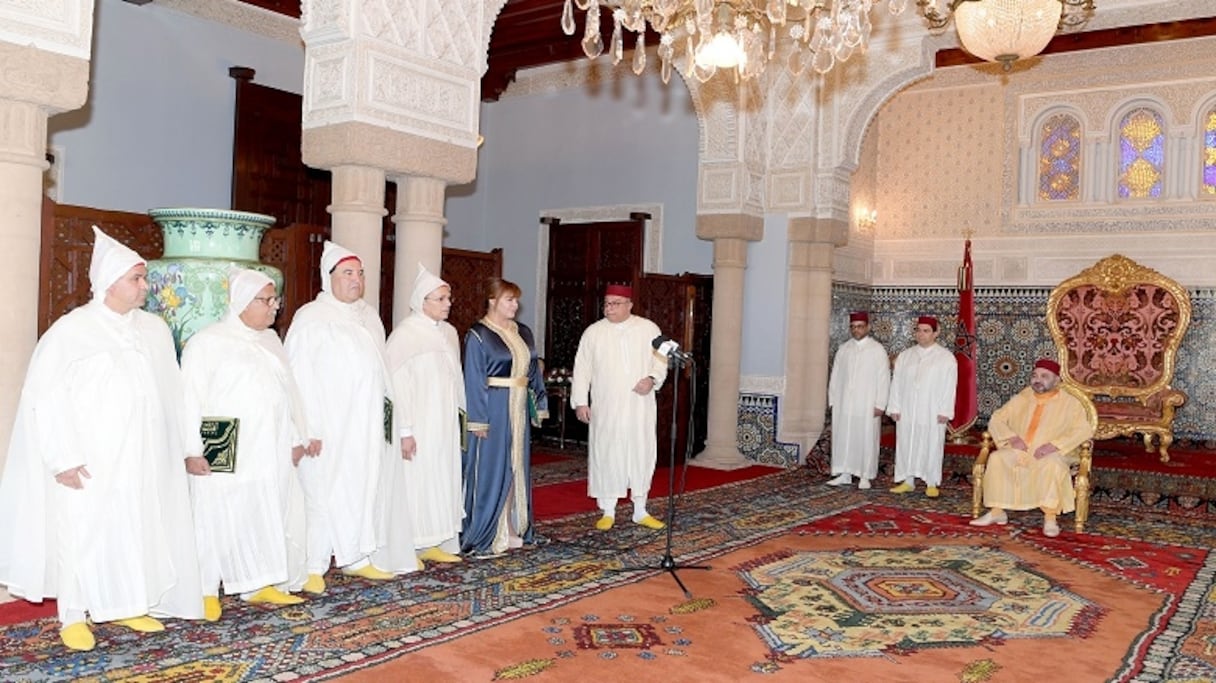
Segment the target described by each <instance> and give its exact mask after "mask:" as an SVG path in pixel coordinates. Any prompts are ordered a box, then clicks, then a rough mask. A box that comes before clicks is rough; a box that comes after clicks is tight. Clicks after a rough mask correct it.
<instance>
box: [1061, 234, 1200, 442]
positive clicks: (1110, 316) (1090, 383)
mask: <svg viewBox="0 0 1216 683" xmlns="http://www.w3.org/2000/svg"><path fill="white" fill-rule="evenodd" d="M1190 323H1191V299H1190V295H1189V294H1187V292H1186V290H1185V289H1183V288H1182V287H1181V286H1180V285H1179V284H1178V283H1177V282H1175V281H1173V280H1171V279H1170V278H1168V277H1166V276H1164V275H1162V274H1161V273H1158V272H1157V271H1155V270H1153V269H1151V268H1145V267H1144V266H1141V265H1140V264H1138V263H1136V262H1135V261H1132V260H1131V259H1129V258H1127V257H1125V256H1121V255H1119V254H1115V255H1114V256H1109V257H1107V258H1104V259H1102V260H1101V261H1098V262H1097V263H1096V264H1094V265H1093V266H1091V267H1090V268H1087V269H1085V270H1084V271H1082V272H1081V273H1079V274H1077V275H1075V276H1073V277H1071V278H1069V279H1068V280H1065V281H1064V282H1061V283H1060V284H1059V285H1057V286H1056V288H1055V289H1054V290H1052V292H1051V296H1050V297H1049V298H1048V300H1047V327H1048V328H1049V329H1050V331H1051V338H1052V340H1053V341H1054V342H1055V345H1056V351H1057V353H1058V356H1059V361H1060V368H1061V370H1060V378H1061V380H1063V382H1064V384H1065V385H1069V386H1073V387H1075V388H1077V389H1079V390H1080V391H1082V392H1084V393H1086V394H1088V395H1089V397H1090V399H1091V400H1093V402H1094V405H1095V407H1096V409H1097V411H1098V422H1099V424H1098V430H1097V432H1096V433H1095V438H1098V439H1105V438H1111V437H1113V436H1121V435H1131V434H1135V433H1139V434H1142V435H1143V436H1144V440H1145V447H1146V448H1151V444H1152V440H1153V439H1154V438H1156V439H1157V441H1158V446H1157V450H1158V451H1159V452H1160V454H1161V459H1162V460H1163V461H1164V460H1167V459H1168V457H1169V455H1168V452H1169V445H1170V443H1171V442H1172V441H1173V424H1172V423H1173V420H1174V411H1175V409H1176V408H1177V407H1179V406H1181V405H1182V404H1183V403H1185V402H1186V398H1187V397H1186V394H1184V393H1183V392H1181V391H1178V390H1177V389H1174V388H1173V387H1171V386H1170V382H1171V381H1173V378H1174V367H1175V358H1176V356H1177V354H1178V349H1179V347H1181V346H1182V339H1183V336H1184V335H1185V334H1186V328H1187V327H1188V326H1189V325H1190Z"/></svg>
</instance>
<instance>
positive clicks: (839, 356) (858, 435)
mask: <svg viewBox="0 0 1216 683" xmlns="http://www.w3.org/2000/svg"><path fill="white" fill-rule="evenodd" d="M849 334H850V335H851V338H850V339H849V340H848V341H846V342H845V343H843V344H841V345H840V348H839V349H837V350H836V357H835V359H834V360H833V361H832V374H831V377H830V379H829V380H828V406H830V407H831V408H832V474H835V475H836V478H834V479H832V480H831V481H829V482H828V484H829V485H831V486H848V485H849V484H851V483H853V477H857V479H858V481H857V488H859V489H868V488H870V480H871V479H873V478H874V477H876V476H877V475H878V438H879V436H880V432H881V430H882V415H883V412H884V411H885V410H886V407H887V392H888V390H889V389H890V387H891V361H890V359H889V358H888V357H887V350H886V349H884V348H883V346H882V344H879V343H878V342H877V341H876V340H875V339H874V338H873V337H871V336H870V314H869V313H866V312H864V311H858V312H854V313H850V314H849Z"/></svg>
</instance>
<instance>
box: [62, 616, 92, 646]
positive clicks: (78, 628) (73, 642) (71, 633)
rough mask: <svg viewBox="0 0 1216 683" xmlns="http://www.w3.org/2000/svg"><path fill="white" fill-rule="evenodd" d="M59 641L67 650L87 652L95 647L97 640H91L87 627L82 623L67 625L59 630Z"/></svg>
mask: <svg viewBox="0 0 1216 683" xmlns="http://www.w3.org/2000/svg"><path fill="white" fill-rule="evenodd" d="M59 639H60V640H62V641H63V644H64V645H66V646H67V648H68V649H69V650H79V651H80V652H88V651H89V650H92V649H93V647H94V646H95V645H97V640H96V639H94V638H93V632H92V631H90V630H89V625H88V624H86V623H85V622H83V621H78V622H76V623H75V624H68V625H67V626H64V627H63V628H61V629H59Z"/></svg>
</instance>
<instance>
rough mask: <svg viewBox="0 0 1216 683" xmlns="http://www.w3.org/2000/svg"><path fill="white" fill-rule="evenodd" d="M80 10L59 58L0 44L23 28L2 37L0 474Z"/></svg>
mask: <svg viewBox="0 0 1216 683" xmlns="http://www.w3.org/2000/svg"><path fill="white" fill-rule="evenodd" d="M78 4H79V7H77V8H75V9H76V10H78V11H79V12H80V15H79V16H78V17H77V19H78V20H79V23H78V24H75V25H71V26H65V27H63V28H64V30H65V33H64V35H69V34H70V35H71V36H72V38H73V39H72V40H71V41H68V42H67V43H65V44H64V45H58V46H54V47H59V48H63V49H62V51H61V52H62V53H61V52H51V51H48V50H43V49H38V48H37V47H33V46H32V44H37V43H38V41H36V40H35V39H34V38H33V37H31V38H29V39H28V40H24V41H23V44H22V45H17V44H14V43H11V42H5V39H6V38H8V37H9V34H11V32H12V31H13V30H19V29H21V28H23V26H22V25H20V24H19V23H13V24H10V25H9V27H8V29H7V30H6V31H5V32H4V33H5V35H3V36H0V64H3V65H4V68H2V69H0V244H2V245H4V248H3V249H0V288H2V291H4V292H6V296H5V303H4V305H3V306H0V470H3V467H4V462H5V460H6V459H7V458H8V442H9V437H10V435H11V434H12V427H13V419H14V417H15V416H16V413H17V400H18V398H19V397H20V395H21V385H22V384H23V383H24V381H25V370H26V367H27V366H28V365H29V360H30V355H31V354H32V353H33V351H34V345H35V344H36V343H37V342H38V283H39V282H40V276H39V264H40V260H41V259H40V257H41V248H42V200H43V194H44V193H43V174H44V173H45V172H46V169H47V167H48V164H47V160H46V150H47V118H48V116H49V115H50V114H53V113H57V112H61V111H68V110H72V109H77V108H79V107H80V106H81V105H83V104H84V102H85V98H86V97H87V95H88V91H89V60H88V54H89V52H88V51H89V46H90V44H91V39H92V35H93V22H92V16H93V3H92V1H91V0H90V1H89V2H80V3H78ZM31 11H39V8H38V7H34V8H33V9H32V10H31ZM67 14H69V15H70V14H72V13H71V12H69V13H67ZM39 25H42V24H39ZM30 26H31V27H32V26H34V24H33V23H31V24H30ZM39 33H40V34H41V35H42V37H43V38H45V37H46V36H47V33H46V32H45V31H40V32H39ZM31 35H34V34H33V33H31ZM65 40H66V39H65ZM69 48H70V49H69Z"/></svg>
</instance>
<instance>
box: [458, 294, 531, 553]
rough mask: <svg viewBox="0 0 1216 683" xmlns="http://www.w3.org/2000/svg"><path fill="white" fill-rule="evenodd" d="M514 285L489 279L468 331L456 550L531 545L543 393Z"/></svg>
mask: <svg viewBox="0 0 1216 683" xmlns="http://www.w3.org/2000/svg"><path fill="white" fill-rule="evenodd" d="M519 295H520V289H519V287H518V286H517V285H516V284H514V283H512V282H509V281H506V280H502V279H499V278H491V279H490V280H489V281H488V282H487V283H486V286H485V297H486V303H487V306H486V315H485V317H484V318H482V319H481V320H479V321H477V322H476V323H473V326H472V327H470V328H469V332H468V334H467V335H466V336H465V350H464V384H465V395H466V398H467V402H468V431H469V434H468V437H469V438H468V443H467V446H466V447H465V449H464V453H463V459H464V460H463V465H464V511H465V516H464V528H463V530H462V531H461V534H460V549H461V552H464V553H470V554H473V555H474V556H477V555H481V556H493V555H498V554H501V553H504V552H506V551H507V550H508V549H510V548H519V547H521V546H522V545H523V544H524V543H532V542H533V541H534V534H533V529H532V480H531V466H530V462H529V460H530V457H531V451H532V449H531V431H530V429H529V424H530V422H532V421H538V420H543V419H544V418H546V417H548V414H549V411H548V398H547V396H546V394H545V386H544V381H543V380H542V379H541V371H540V368H539V366H538V362H537V357H536V344H535V342H534V341H533V337H532V330H530V329H528V327H527V326H526V325H523V324H520V323H517V322H515V314H516V312H517V311H518V310H519Z"/></svg>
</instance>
